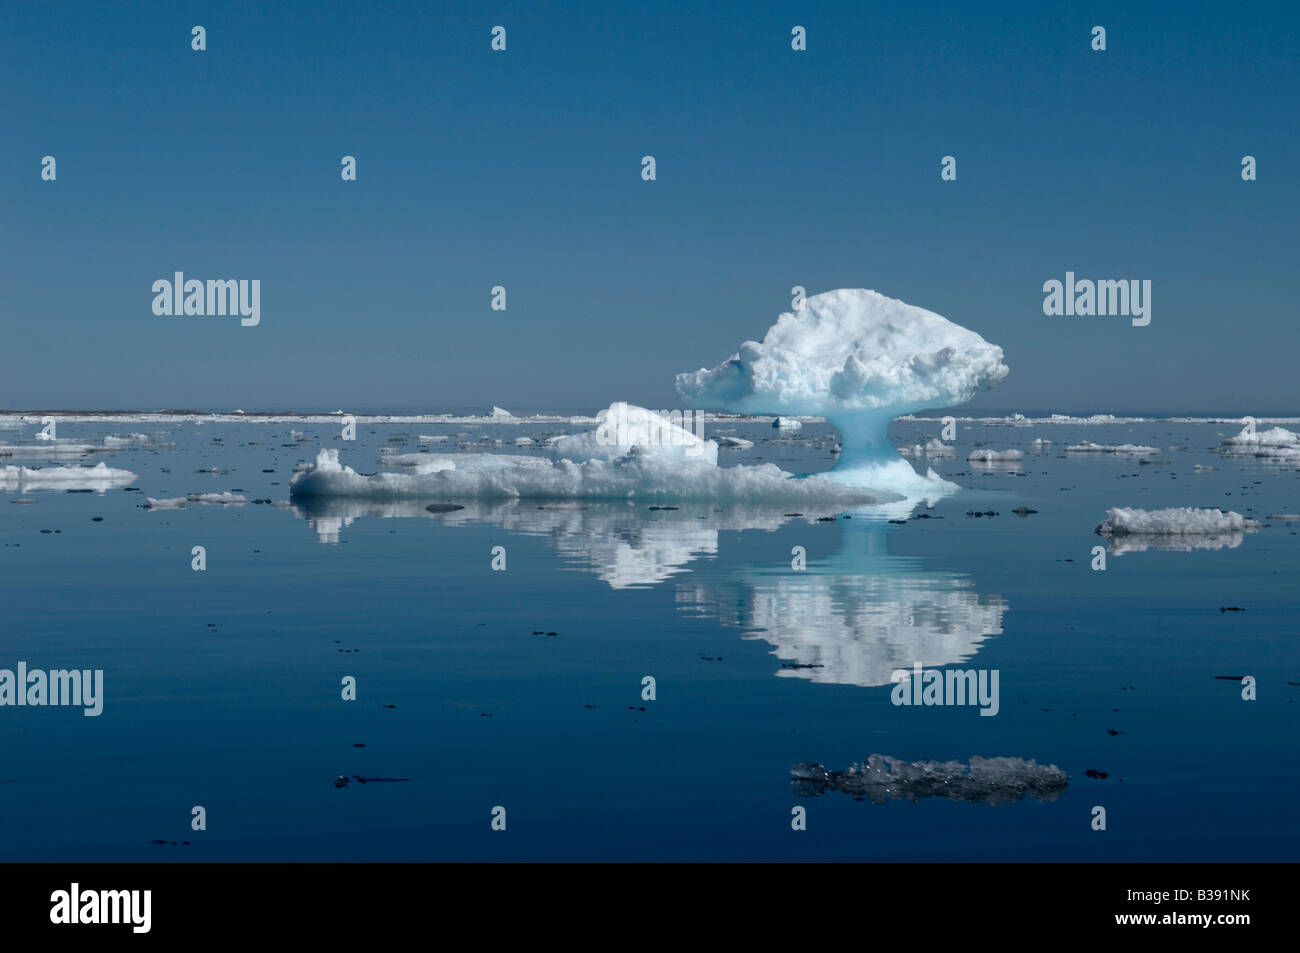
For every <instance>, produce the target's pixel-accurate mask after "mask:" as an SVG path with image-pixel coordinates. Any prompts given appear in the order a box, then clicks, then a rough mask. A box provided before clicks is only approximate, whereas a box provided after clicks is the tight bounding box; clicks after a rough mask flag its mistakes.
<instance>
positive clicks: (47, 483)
mask: <svg viewBox="0 0 1300 953" xmlns="http://www.w3.org/2000/svg"><path fill="white" fill-rule="evenodd" d="M135 479H136V475H135V474H134V473H132V472H131V471H130V470H117V469H114V468H113V467H110V466H107V465H105V464H103V463H97V464H95V466H93V467H76V466H64V467H42V468H40V469H33V468H30V467H13V466H7V467H4V468H3V469H0V481H2V482H4V483H5V484H8V485H16V486H19V487H22V488H25V489H33V490H38V489H45V488H57V489H68V490H73V489H86V490H107V489H110V488H112V487H115V486H125V485H126V484H127V483H131V482H133V481H134V480H135Z"/></svg>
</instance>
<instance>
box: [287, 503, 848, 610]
mask: <svg viewBox="0 0 1300 953" xmlns="http://www.w3.org/2000/svg"><path fill="white" fill-rule="evenodd" d="M293 508H294V512H296V513H297V514H298V515H299V516H301V517H304V518H305V519H307V520H308V521H309V522H310V524H311V526H312V528H313V529H314V530H315V531H316V534H317V536H318V537H319V538H320V541H321V542H322V543H337V542H338V541H339V535H340V533H341V532H342V530H343V529H345V528H346V527H348V526H349V525H351V524H352V523H353V522H354V521H355V520H357V519H359V518H361V517H370V518H380V519H387V518H403V517H405V518H414V519H428V520H434V521H436V522H439V523H444V524H452V525H463V524H466V523H472V522H482V523H495V524H497V525H499V526H501V527H502V528H504V529H506V530H508V531H510V532H515V533H522V534H525V535H529V536H546V537H548V538H549V539H550V540H551V543H552V545H553V546H554V547H555V550H556V552H557V553H559V554H560V555H561V556H562V557H564V558H565V559H567V560H570V561H573V562H578V563H581V564H583V565H586V566H589V567H590V568H591V569H592V571H593V572H595V574H596V575H597V576H598V577H599V578H600V579H602V580H604V581H605V582H607V583H609V585H610V587H611V588H614V589H624V588H628V587H631V586H650V585H655V584H656V583H659V582H662V581H663V580H665V579H668V578H669V577H671V576H674V575H676V574H678V573H681V572H685V571H687V570H686V566H687V564H688V563H690V562H691V561H692V560H694V559H698V558H701V557H710V556H713V555H716V554H717V552H718V534H719V533H720V532H739V531H743V530H765V531H771V530H775V529H778V528H779V527H780V526H782V525H783V524H784V523H787V522H789V521H790V520H791V519H793V518H795V517H791V516H789V515H788V513H787V512H786V511H785V508H784V507H772V506H762V505H754V504H748V505H747V504H729V505H716V504H712V503H707V504H706V503H681V504H679V505H676V506H674V507H673V508H672V509H658V508H657V509H653V510H651V509H649V508H647V507H646V506H645V505H644V504H641V505H636V504H633V503H631V502H628V501H621V502H608V501H600V500H593V501H583V502H568V503H550V504H547V505H545V506H537V505H535V504H531V505H530V504H526V503H521V502H519V501H514V500H511V501H507V502H477V503H476V502H472V501H471V502H468V503H466V504H465V505H464V506H462V507H461V508H460V509H458V510H453V511H450V512H439V513H430V512H429V511H428V510H427V509H426V508H425V504H424V503H423V501H415V500H398V501H390V502H381V501H374V500H359V499H347V498H338V497H335V498H326V497H304V498H301V499H296V500H294V504H293ZM834 512H835V510H834V507H812V508H805V509H804V511H803V518H805V519H815V518H817V517H818V516H826V515H829V514H831V513H834Z"/></svg>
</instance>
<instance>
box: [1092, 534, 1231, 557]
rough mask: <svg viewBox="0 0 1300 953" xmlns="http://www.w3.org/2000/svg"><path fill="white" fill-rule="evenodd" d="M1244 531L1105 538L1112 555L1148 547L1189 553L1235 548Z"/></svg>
mask: <svg viewBox="0 0 1300 953" xmlns="http://www.w3.org/2000/svg"><path fill="white" fill-rule="evenodd" d="M1245 538H1246V534H1245V533H1240V532H1238V533H1198V534H1194V535H1193V534H1187V535H1182V536H1178V535H1170V534H1164V535H1160V534H1155V533H1152V534H1147V535H1142V534H1137V533H1135V534H1131V535H1128V536H1110V537H1107V539H1106V551H1107V552H1109V553H1110V554H1111V555H1112V556H1123V555H1124V554H1125V553H1144V552H1146V551H1147V550H1149V549H1158V550H1163V551H1166V552H1171V553H1190V552H1194V551H1196V550H1200V549H1204V550H1209V549H1236V548H1237V547H1238V546H1240V545H1241V544H1242V542H1243V541H1244V540H1245Z"/></svg>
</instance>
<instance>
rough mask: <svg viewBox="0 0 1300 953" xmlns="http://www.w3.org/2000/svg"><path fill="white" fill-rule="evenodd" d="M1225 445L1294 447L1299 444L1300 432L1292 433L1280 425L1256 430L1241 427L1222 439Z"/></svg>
mask: <svg viewBox="0 0 1300 953" xmlns="http://www.w3.org/2000/svg"><path fill="white" fill-rule="evenodd" d="M1223 445H1224V446H1225V447H1247V448H1255V447H1295V446H1300V434H1296V433H1292V432H1291V431H1290V430H1286V429H1284V428H1282V427H1273V428H1272V429H1270V430H1260V431H1256V430H1255V429H1254V428H1253V427H1249V426H1247V427H1243V428H1242V430H1241V433H1239V434H1237V435H1236V436H1234V437H1229V438H1228V439H1226V440H1224V441H1223Z"/></svg>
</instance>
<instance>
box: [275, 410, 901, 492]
mask: <svg viewBox="0 0 1300 953" xmlns="http://www.w3.org/2000/svg"><path fill="white" fill-rule="evenodd" d="M620 415H625V416H620ZM647 415H649V416H656V417H657V416H658V415H654V414H652V412H650V411H647V410H645V409H643V408H640V407H633V406H631V405H620V404H614V405H613V406H611V407H610V408H609V410H608V411H606V412H605V413H604V415H603V416H602V417H601V418H599V419H600V423H601V426H600V427H598V428H597V430H595V431H592V432H589V433H585V434H576V435H573V436H566V437H562V438H560V439H558V440H556V441H554V442H553V443H552V445H551V450H552V453H553V454H554V455H555V457H554V458H552V457H539V456H524V455H520V454H492V453H466V454H398V455H392V456H390V457H388V458H387V459H386V461H385V462H387V463H390V464H391V463H397V464H399V465H401V464H406V465H408V466H409V467H410V468H411V470H412V471H413V472H409V473H391V472H390V473H376V474H369V475H367V474H361V473H358V472H356V471H355V470H353V469H352V468H351V467H349V466H346V465H344V464H342V463H340V462H339V454H338V450H335V449H324V450H321V451H320V453H319V454H318V455H317V457H316V463H315V466H313V467H312V468H310V469H308V470H304V471H302V472H299V473H296V474H295V475H294V477H293V479H292V481H291V482H290V484H289V494H290V496H293V497H298V498H303V497H313V496H316V497H352V498H358V499H370V500H400V499H417V498H420V499H432V500H439V499H476V500H506V499H515V498H530V499H674V500H745V501H753V502H764V501H766V502H800V501H806V502H812V501H823V502H837V503H842V504H846V505H858V504H875V503H885V502H892V501H895V500H898V499H899V498H900V497H899V495H898V494H895V493H889V492H879V491H876V490H872V489H868V488H865V487H853V486H846V485H844V484H842V483H837V482H834V481H832V480H827V479H826V478H824V477H822V476H815V475H814V476H808V477H795V476H792V475H791V474H789V473H786V472H785V471H784V470H782V469H781V468H780V467H778V466H776V465H775V464H772V463H765V464H761V465H757V466H734V467H720V466H718V465H717V459H718V447H717V444H715V443H714V442H713V441H711V440H701V439H700V438H699V437H698V436H696V435H695V434H693V433H691V432H690V431H688V430H685V429H684V428H681V427H676V426H675V425H674V424H672V423H671V422H670V421H668V420H665V419H664V418H659V423H658V424H656V425H655V426H656V427H657V428H659V429H658V433H659V436H658V437H657V438H656V440H655V441H645V440H642V439H640V435H638V433H637V432H636V428H635V426H632V425H633V424H635V422H636V421H641V422H646V421H647ZM620 419H626V420H627V421H628V422H629V425H630V426H629V429H628V430H627V431H620V430H619V429H618V427H617V426H613V427H607V425H609V424H610V422H611V421H617V420H620ZM900 462H901V461H900ZM904 465H906V464H904Z"/></svg>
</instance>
